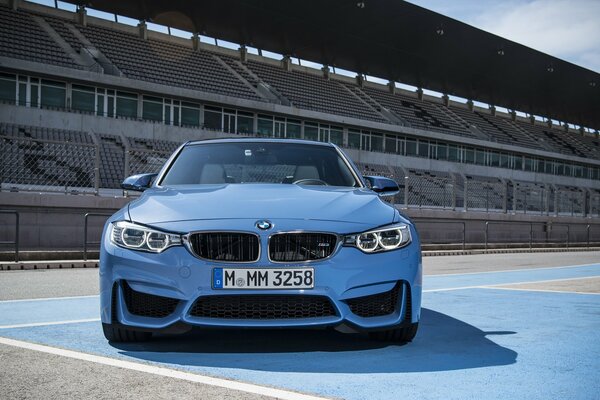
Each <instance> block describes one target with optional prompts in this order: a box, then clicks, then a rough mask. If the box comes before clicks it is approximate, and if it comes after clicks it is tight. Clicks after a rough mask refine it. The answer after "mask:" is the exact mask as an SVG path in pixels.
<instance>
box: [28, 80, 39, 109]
mask: <svg viewBox="0 0 600 400" xmlns="http://www.w3.org/2000/svg"><path fill="white" fill-rule="evenodd" d="M29 102H30V103H31V107H37V106H38V105H39V102H40V95H39V86H38V85H31V95H30V100H29Z"/></svg>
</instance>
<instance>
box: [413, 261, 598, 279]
mask: <svg viewBox="0 0 600 400" xmlns="http://www.w3.org/2000/svg"><path fill="white" fill-rule="evenodd" d="M595 266H599V267H600V264H598V263H591V264H589V263H588V264H578V265H565V266H562V267H542V268H535V267H532V268H520V269H503V270H498V271H481V272H453V273H450V274H425V273H424V274H423V275H424V276H454V275H476V274H495V273H497V272H522V271H543V270H548V269H562V268H579V267H595Z"/></svg>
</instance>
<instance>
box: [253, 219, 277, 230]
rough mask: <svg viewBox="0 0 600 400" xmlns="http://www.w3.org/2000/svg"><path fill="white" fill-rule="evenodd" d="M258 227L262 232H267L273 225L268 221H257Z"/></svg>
mask: <svg viewBox="0 0 600 400" xmlns="http://www.w3.org/2000/svg"><path fill="white" fill-rule="evenodd" d="M256 227H257V228H258V229H260V230H262V231H266V230H267V229H271V228H272V227H273V224H272V223H271V222H269V221H267V220H262V221H256Z"/></svg>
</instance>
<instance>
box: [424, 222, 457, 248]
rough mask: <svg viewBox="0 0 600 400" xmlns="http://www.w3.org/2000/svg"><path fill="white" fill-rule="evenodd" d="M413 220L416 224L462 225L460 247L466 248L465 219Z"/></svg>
mask: <svg viewBox="0 0 600 400" xmlns="http://www.w3.org/2000/svg"><path fill="white" fill-rule="evenodd" d="M414 222H415V223H416V224H419V223H421V224H454V225H461V226H462V249H463V251H464V250H465V248H466V244H467V233H466V228H467V226H466V223H465V221H428V220H424V219H421V220H419V219H415V220H414Z"/></svg>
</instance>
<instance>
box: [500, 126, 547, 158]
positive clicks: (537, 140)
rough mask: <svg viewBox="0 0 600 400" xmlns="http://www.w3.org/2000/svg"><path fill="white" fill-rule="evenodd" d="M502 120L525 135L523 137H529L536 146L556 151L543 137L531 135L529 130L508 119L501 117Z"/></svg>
mask: <svg viewBox="0 0 600 400" xmlns="http://www.w3.org/2000/svg"><path fill="white" fill-rule="evenodd" d="M502 120H503V122H504V124H505V125H508V126H510V127H511V128H513V129H515V130H516V131H517V132H519V133H520V134H521V135H522V136H525V137H527V138H529V139H531V140H532V141H533V142H534V143H536V144H537V145H538V146H541V147H542V148H543V149H544V150H547V151H551V152H556V148H554V147H553V146H552V145H550V144H549V143H548V142H547V141H546V140H544V138H543V137H536V136H534V135H532V134H531V133H530V132H528V131H526V130H525V129H523V128H521V127H520V126H519V125H517V124H515V123H513V122H512V121H508V120H506V119H502Z"/></svg>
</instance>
